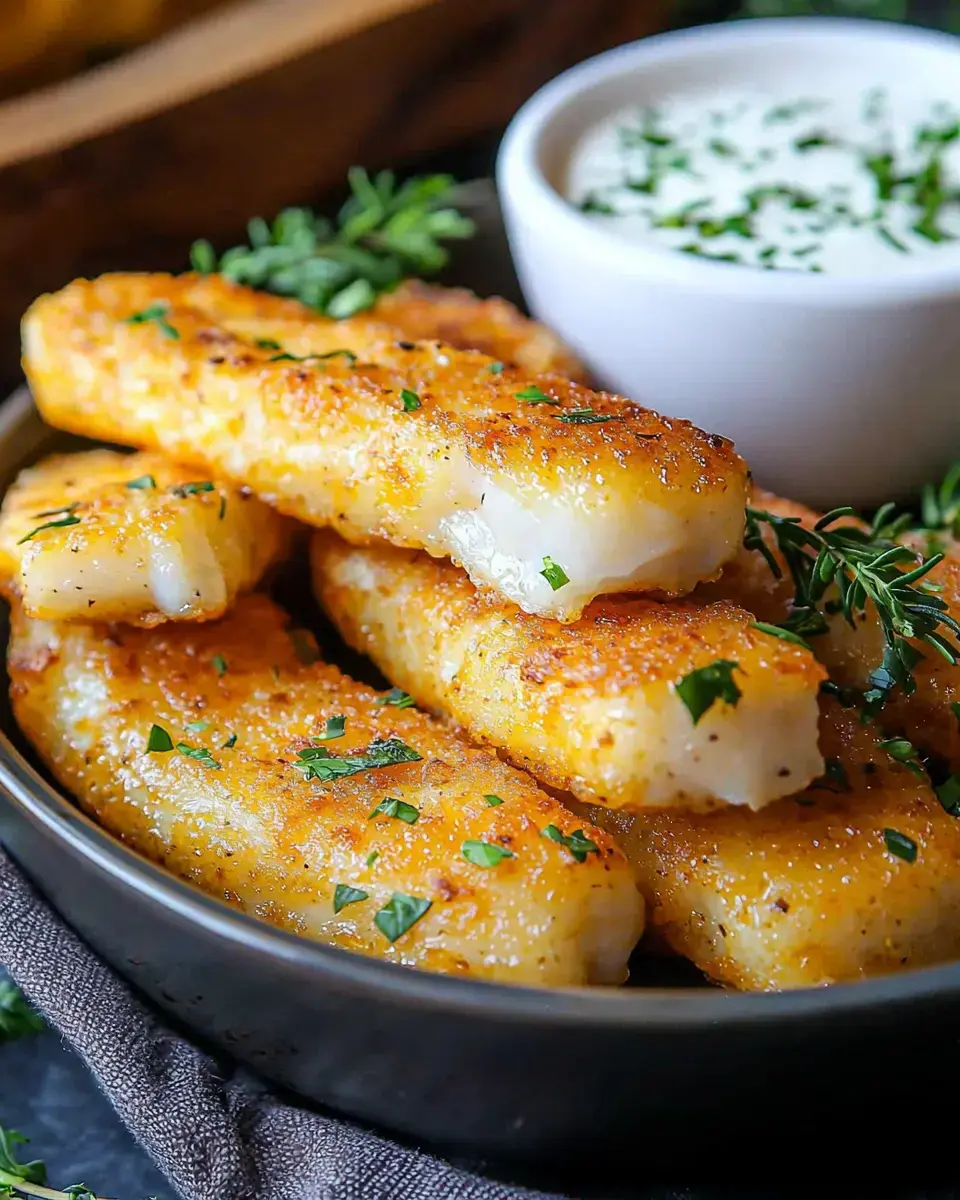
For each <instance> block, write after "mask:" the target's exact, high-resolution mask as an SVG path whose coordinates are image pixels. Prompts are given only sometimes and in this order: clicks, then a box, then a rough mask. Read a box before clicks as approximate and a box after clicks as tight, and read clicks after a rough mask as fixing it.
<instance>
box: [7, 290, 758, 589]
mask: <svg viewBox="0 0 960 1200" xmlns="http://www.w3.org/2000/svg"><path fill="white" fill-rule="evenodd" d="M157 304H160V305H165V306H167V308H166V320H167V322H168V323H169V325H170V326H171V327H173V328H174V329H175V330H176V333H177V337H176V338H171V337H169V336H165V333H164V330H163V329H162V328H161V327H159V326H158V324H157V323H156V322H152V321H146V322H143V323H140V324H131V323H130V322H129V318H130V316H131V315H133V314H135V313H138V312H142V311H144V310H146V309H149V308H150V307H151V306H153V305H157ZM24 338H25V355H24V365H25V369H26V371H27V374H28V377H29V379H30V382H31V386H32V387H33V390H34V393H35V395H36V398H37V402H38V404H39V406H40V408H41V411H42V412H43V414H44V416H45V417H46V419H48V420H49V421H51V422H52V423H54V424H56V425H59V426H61V427H63V428H67V429H72V430H75V431H79V432H83V433H87V434H93V435H96V436H100V437H104V438H110V439H114V440H121V441H126V442H130V443H133V444H136V445H140V446H144V447H153V448H158V449H162V450H164V451H165V452H166V453H168V454H171V455H173V456H175V457H179V458H181V459H183V460H185V461H191V462H195V463H201V464H204V465H205V467H206V469H208V470H210V471H214V472H217V473H219V474H221V475H223V476H225V477H227V478H232V479H234V480H235V481H237V482H242V483H246V484H249V486H251V487H252V488H253V489H254V491H255V492H257V493H258V494H259V495H261V496H263V497H264V498H265V499H267V500H268V501H270V502H271V503H273V504H275V505H276V506H277V507H278V508H280V509H281V510H282V511H284V512H288V513H290V514H292V515H295V516H298V517H300V518H302V519H304V520H306V521H308V522H311V523H315V524H332V525H334V526H335V527H336V528H337V529H338V530H339V531H340V532H341V534H343V536H345V537H347V538H348V539H349V540H352V541H354V542H363V541H366V540H369V539H370V538H371V537H383V538H386V539H387V540H390V541H393V542H394V543H396V544H401V545H412V546H421V547H422V546H425V545H427V542H426V541H425V540H424V539H425V537H426V536H427V535H426V534H424V533H422V532H421V533H420V534H419V535H418V533H417V528H418V524H419V525H421V526H423V527H424V528H426V527H427V526H429V525H430V523H431V522H434V521H435V519H436V517H437V515H438V514H440V515H443V513H445V512H446V511H447V510H446V507H444V506H449V504H450V500H449V497H450V496H451V495H453V494H455V489H456V488H457V487H459V486H461V483H462V480H461V476H462V474H463V472H464V471H465V470H466V469H467V468H468V467H469V469H472V470H476V471H479V472H481V473H484V474H485V475H489V476H490V477H491V478H497V479H502V480H508V481H509V485H508V486H509V490H510V491H511V493H512V494H513V495H514V496H515V497H517V498H518V499H519V500H520V501H521V502H523V503H530V504H533V503H536V502H537V501H539V500H540V499H542V497H543V496H544V495H547V494H556V495H558V496H563V497H565V498H566V500H565V502H569V503H573V502H574V501H573V499H572V497H573V496H574V493H572V492H571V490H570V487H571V481H572V480H573V479H576V480H577V481H578V486H579V490H578V492H577V493H576V497H577V499H576V504H577V505H580V506H582V508H583V509H584V511H586V512H590V513H593V514H594V516H593V518H592V519H594V520H595V521H596V522H597V523H598V524H597V528H598V529H599V528H601V525H602V522H603V520H604V513H605V512H606V511H607V509H608V508H610V505H611V501H612V500H614V499H616V500H617V502H618V503H620V502H621V501H623V498H624V497H625V496H626V495H629V496H630V497H635V498H636V499H637V500H642V499H646V500H649V501H651V502H652V503H655V504H656V505H658V506H661V507H663V508H667V509H671V510H673V511H675V514H676V517H677V519H678V520H680V521H682V522H686V521H691V520H693V519H694V518H695V514H696V512H697V511H698V508H699V506H701V505H706V506H707V508H710V507H711V506H716V505H717V504H721V503H722V504H725V505H728V506H732V507H733V508H736V507H738V506H739V504H740V501H741V500H742V498H743V496H744V494H745V479H746V476H745V467H744V464H743V462H742V461H741V460H740V458H739V457H738V456H737V455H736V453H735V452H734V450H733V448H732V446H731V444H730V443H729V442H728V441H726V440H725V439H723V438H721V437H718V436H716V435H713V434H707V433H704V432H702V431H701V430H698V429H696V428H695V427H694V426H692V425H690V424H689V423H688V422H685V421H679V420H670V419H667V418H664V417H660V416H658V415H657V414H656V413H653V412H651V411H650V410H648V409H644V408H642V407H641V406H639V405H637V404H634V403H633V402H631V401H629V400H624V399H622V398H620V397H616V396H612V395H609V394H606V393H597V392H591V391H590V390H589V389H586V388H584V387H582V386H580V385H578V384H575V383H573V382H571V381H570V380H568V379H565V378H562V377H561V376H533V375H530V374H529V373H526V372H524V371H523V370H521V369H520V368H514V367H506V368H504V370H503V371H502V373H500V374H495V373H492V372H491V371H490V370H489V367H490V365H491V359H490V358H489V357H488V356H486V355H482V354H480V353H478V352H475V351H466V350H456V349H454V348H452V347H450V346H445V345H442V344H440V343H435V342H421V343H408V342H405V341H404V340H403V339H402V338H400V337H398V333H397V330H395V329H394V328H392V327H391V326H388V325H385V324H384V323H382V322H378V321H377V320H376V319H374V318H371V317H358V318H352V319H350V320H348V321H342V322H332V321H328V320H324V319H323V318H319V317H317V316H316V314H312V313H311V312H309V310H306V309H304V308H302V306H299V305H297V304H296V303H295V302H293V301H289V300H283V299H279V298H277V297H273V296H267V295H264V294H262V293H257V292H253V291H251V290H249V289H246V288H241V287H237V286H235V285H232V284H229V283H228V282H226V281H225V280H223V279H221V278H220V277H215V276H211V277H198V276H195V275H186V276H181V277H178V278H172V277H169V276H162V275H107V276H103V277H101V278H100V279H97V280H94V281H77V282H76V283H73V284H71V285H70V286H69V287H67V288H65V289H64V290H63V291H61V292H59V293H57V294H56V295H53V296H46V297H42V298H41V299H39V300H38V301H37V302H36V303H35V304H34V305H33V306H32V308H31V310H30V312H29V313H28V314H27V316H26V318H25V322H24ZM263 339H269V340H270V341H273V342H279V343H280V344H281V345H282V346H283V347H284V350H285V351H288V352H290V353H292V354H296V355H301V356H302V355H306V354H322V353H329V352H330V351H335V350H337V349H343V348H347V349H349V350H351V351H353V352H354V353H355V354H356V355H357V356H358V359H359V361H357V362H356V363H355V364H353V363H351V362H350V361H348V360H347V359H345V358H344V357H342V356H341V357H334V358H331V359H327V360H325V361H322V362H318V361H312V362H308V363H303V362H293V363H290V362H288V361H286V360H281V361H272V360H274V359H275V358H276V350H275V349H271V348H264V347H262V346H258V345H257V344H256V343H257V341H258V340H260V341H262V340H263ZM409 346H412V347H413V348H412V349H410V348H408V347H409ZM530 387H535V388H537V389H540V390H542V391H543V392H544V393H545V394H548V395H549V396H550V398H551V399H552V400H554V401H555V402H556V403H554V404H543V403H529V402H528V401H525V400H523V399H519V398H518V397H517V393H518V392H522V391H523V390H524V389H525V388H530ZM403 389H408V390H410V391H413V392H415V393H416V396H417V398H418V401H419V407H418V408H416V409H415V410H413V411H405V409H404V405H403V403H402V400H401V392H402V390H403ZM586 408H590V409H593V410H594V411H595V412H596V413H599V414H605V415H609V416H613V417H615V418H616V419H615V420H611V421H609V422H606V423H601V424H564V423H561V422H560V421H558V417H559V416H561V415H562V414H563V413H564V412H565V411H568V410H572V409H586ZM451 489H454V491H452V490H451ZM614 507H616V506H614ZM618 512H619V509H618ZM424 522H426V525H424ZM428 548H430V549H431V550H432V551H434V552H436V553H449V552H450V551H449V547H447V548H444V546H443V545H442V544H440V543H437V544H436V545H429V546H428ZM710 569H711V570H712V569H713V568H712V566H711V568H710ZM706 573H709V571H708V572H706Z"/></svg>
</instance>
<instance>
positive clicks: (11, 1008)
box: [0, 979, 46, 1042]
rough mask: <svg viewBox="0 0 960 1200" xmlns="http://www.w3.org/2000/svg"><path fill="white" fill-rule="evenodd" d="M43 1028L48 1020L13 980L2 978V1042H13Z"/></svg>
mask: <svg viewBox="0 0 960 1200" xmlns="http://www.w3.org/2000/svg"><path fill="white" fill-rule="evenodd" d="M42 1029H46V1022H45V1021H44V1019H43V1017H41V1016H40V1014H39V1013H38V1012H35V1011H34V1010H33V1008H32V1007H31V1005H30V1003H29V1001H28V1000H27V998H26V996H24V994H23V992H21V991H20V989H19V988H18V987H17V985H16V984H15V983H13V982H12V981H11V980H9V979H0V1042H13V1041H16V1039H17V1038H20V1037H25V1036H26V1035H27V1034H30V1033H39V1032H40V1031H41V1030H42Z"/></svg>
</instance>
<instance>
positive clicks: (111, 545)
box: [0, 450, 293, 625]
mask: <svg viewBox="0 0 960 1200" xmlns="http://www.w3.org/2000/svg"><path fill="white" fill-rule="evenodd" d="M131 483H135V484H136V485H137V486H135V487H131V486H130V484H131ZM64 521H70V522H71V523H70V524H53V525H49V524H48V523H50V522H64ZM45 524H46V525H48V527H47V528H40V527H41V526H43V525H45ZM292 533H293V529H292V522H288V521H287V520H286V518H284V517H281V516H280V515H279V514H278V513H276V512H275V511H274V510H273V509H271V508H270V507H269V506H268V505H266V504H264V503H262V501H260V500H257V499H256V498H255V497H254V496H253V495H252V494H251V493H249V492H248V491H246V490H245V489H241V488H236V487H233V486H232V485H230V484H224V483H219V482H217V483H214V482H213V481H211V480H209V479H203V478H201V477H199V476H198V474H197V472H196V470H195V469H193V468H190V467H183V466H180V465H178V464H177V463H174V462H171V461H170V460H169V459H167V458H165V457H164V456H163V455H159V454H120V453H117V452H116V451H113V450H91V451H89V452H88V453H84V454H59V455H54V456H52V457H50V458H46V459H44V460H43V461H42V462H40V463H39V464H37V465H36V466H33V467H28V468H27V469H26V470H24V471H22V472H21V473H20V475H19V477H18V478H17V480H16V482H15V483H14V484H13V486H12V487H11V488H10V490H9V491H8V492H7V494H6V495H5V496H4V499H3V507H2V509H0V576H2V578H3V581H4V587H5V589H6V590H7V591H9V592H12V593H13V594H14V595H16V596H18V597H19V598H20V600H21V602H22V604H23V607H24V611H25V612H26V613H27V615H28V616H31V617H40V618H44V619H49V620H64V621H70V620H84V621H90V620H104V621H125V622H127V623H129V624H134V625H155V624H157V623H159V622H161V621H170V620H173V621H178V620H185V621H200V620H210V619H212V618H215V617H219V616H222V614H223V613H224V612H225V611H226V610H227V607H228V606H229V605H230V604H231V603H232V601H233V600H234V599H235V598H236V596H237V595H238V594H239V593H240V592H244V591H248V590H249V589H251V588H252V587H254V586H255V585H256V584H257V583H259V581H260V580H261V578H262V577H263V575H264V573H265V572H266V571H267V569H268V568H269V567H270V566H271V565H272V564H273V563H274V562H276V561H277V560H278V559H280V558H281V557H283V555H284V554H285V552H286V551H287V550H288V548H289V546H290V543H291V540H292ZM31 535H32V536H31Z"/></svg>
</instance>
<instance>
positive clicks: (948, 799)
mask: <svg viewBox="0 0 960 1200" xmlns="http://www.w3.org/2000/svg"><path fill="white" fill-rule="evenodd" d="M933 790H934V792H935V793H936V796H937V799H938V800H939V801H940V804H941V807H942V808H943V809H944V811H945V812H948V813H949V814H950V815H951V817H957V816H960V778H958V777H957V776H956V775H948V776H947V778H946V779H945V780H944V781H943V783H938V784H937V785H936V786H935V787H934V789H933Z"/></svg>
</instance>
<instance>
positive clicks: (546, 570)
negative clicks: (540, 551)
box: [540, 554, 570, 592]
mask: <svg viewBox="0 0 960 1200" xmlns="http://www.w3.org/2000/svg"><path fill="white" fill-rule="evenodd" d="M540 574H541V575H542V576H543V577H544V579H545V580H546V581H547V583H549V584H550V586H551V588H553V590H554V591H555V592H557V591H559V590H560V588H562V587H566V585H567V584H568V583H569V582H570V580H569V578H568V576H567V573H566V572H565V571H564V569H563V567H561V566H560V564H559V563H556V562H554V561H553V559H552V558H551V557H550V555H549V554H545V555H544V556H543V570H542V571H541V572H540Z"/></svg>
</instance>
